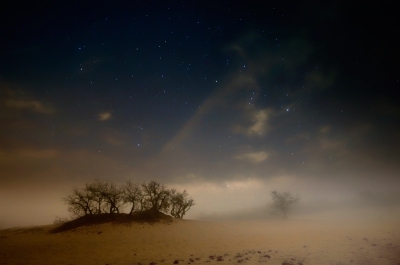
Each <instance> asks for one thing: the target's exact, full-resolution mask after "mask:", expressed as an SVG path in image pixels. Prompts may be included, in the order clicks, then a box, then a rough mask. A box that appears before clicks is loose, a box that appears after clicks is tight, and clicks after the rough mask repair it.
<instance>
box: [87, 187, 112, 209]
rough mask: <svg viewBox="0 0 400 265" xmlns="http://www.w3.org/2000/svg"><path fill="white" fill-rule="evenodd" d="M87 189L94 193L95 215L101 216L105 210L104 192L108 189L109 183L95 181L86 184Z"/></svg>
mask: <svg viewBox="0 0 400 265" xmlns="http://www.w3.org/2000/svg"><path fill="white" fill-rule="evenodd" d="M85 186H86V189H88V190H89V191H90V192H91V193H92V200H93V201H94V202H95V204H96V210H95V212H94V214H101V213H102V212H103V211H104V210H103V207H104V201H105V198H104V194H103V193H104V191H105V190H106V189H107V183H106V182H103V181H100V180H97V179H96V180H95V181H94V182H93V183H90V184H86V185H85Z"/></svg>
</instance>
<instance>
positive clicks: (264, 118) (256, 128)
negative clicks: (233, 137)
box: [233, 109, 272, 137]
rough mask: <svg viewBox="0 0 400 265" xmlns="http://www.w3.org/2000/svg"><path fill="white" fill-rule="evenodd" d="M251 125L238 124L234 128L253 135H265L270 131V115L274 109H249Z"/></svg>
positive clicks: (240, 132) (236, 131)
mask: <svg viewBox="0 0 400 265" xmlns="http://www.w3.org/2000/svg"><path fill="white" fill-rule="evenodd" d="M249 112H250V115H249V119H250V120H251V125H250V126H243V125H236V126H235V127H234V129H233V131H234V132H235V133H239V134H244V135H247V136H249V137H251V136H264V134H265V133H267V132H268V130H269V128H268V117H269V115H270V114H271V113H272V109H263V110H260V111H256V110H252V111H249Z"/></svg>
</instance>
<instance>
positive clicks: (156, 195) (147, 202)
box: [142, 180, 170, 212]
mask: <svg viewBox="0 0 400 265" xmlns="http://www.w3.org/2000/svg"><path fill="white" fill-rule="evenodd" d="M142 190H143V195H144V200H143V205H144V207H145V209H146V210H153V211H156V212H160V211H162V212H168V209H169V206H170V204H169V195H170V191H169V190H168V189H167V188H166V187H165V186H164V184H160V183H158V182H156V181H154V180H152V181H150V182H149V183H148V184H146V183H143V184H142Z"/></svg>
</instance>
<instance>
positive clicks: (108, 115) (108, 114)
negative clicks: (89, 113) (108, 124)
mask: <svg viewBox="0 0 400 265" xmlns="http://www.w3.org/2000/svg"><path fill="white" fill-rule="evenodd" d="M98 117H99V121H108V120H109V119H111V117H112V114H111V112H109V111H105V112H101V113H99V116H98Z"/></svg>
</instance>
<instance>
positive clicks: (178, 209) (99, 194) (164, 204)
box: [63, 180, 195, 219]
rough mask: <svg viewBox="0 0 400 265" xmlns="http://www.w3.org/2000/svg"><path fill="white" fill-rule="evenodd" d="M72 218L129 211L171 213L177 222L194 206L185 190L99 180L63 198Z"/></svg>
mask: <svg viewBox="0 0 400 265" xmlns="http://www.w3.org/2000/svg"><path fill="white" fill-rule="evenodd" d="M63 201H64V202H65V203H66V204H67V205H68V211H69V212H70V213H71V215H72V216H73V217H81V216H84V215H94V214H102V213H109V214H112V213H120V212H121V211H122V208H123V207H126V206H128V207H129V214H130V215H131V214H133V213H134V212H141V211H145V210H153V211H157V212H164V213H168V212H169V213H170V214H171V215H172V216H173V217H175V218H181V219H182V218H183V216H184V215H185V213H186V212H187V211H189V209H190V208H191V207H192V206H193V205H194V204H195V203H194V201H193V199H192V198H190V197H189V194H188V193H187V192H186V190H184V191H183V192H179V191H177V190H175V189H167V187H166V186H165V185H163V184H160V183H158V182H156V181H150V182H149V183H143V184H138V183H133V182H131V181H127V182H126V183H125V184H123V185H121V186H118V185H116V184H114V183H111V182H103V181H99V180H96V181H94V182H93V183H89V184H86V185H85V187H83V188H82V189H78V188H74V189H73V191H72V194H70V195H68V196H67V197H65V198H63Z"/></svg>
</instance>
